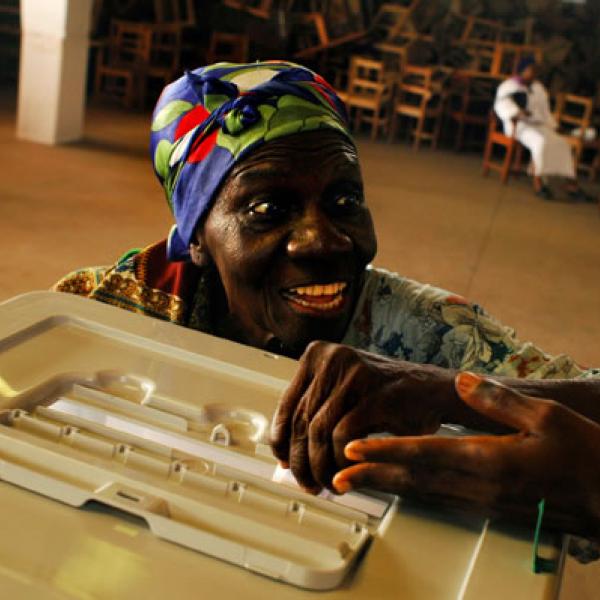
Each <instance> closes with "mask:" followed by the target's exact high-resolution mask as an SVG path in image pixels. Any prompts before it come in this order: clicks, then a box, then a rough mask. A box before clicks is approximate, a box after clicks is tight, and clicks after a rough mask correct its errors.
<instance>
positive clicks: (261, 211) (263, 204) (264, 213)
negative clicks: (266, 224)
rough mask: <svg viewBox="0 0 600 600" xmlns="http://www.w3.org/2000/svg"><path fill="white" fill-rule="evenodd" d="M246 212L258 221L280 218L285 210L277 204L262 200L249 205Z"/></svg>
mask: <svg viewBox="0 0 600 600" xmlns="http://www.w3.org/2000/svg"><path fill="white" fill-rule="evenodd" d="M248 212H249V213H250V215H251V216H252V217H256V218H258V219H263V220H269V219H270V220H273V219H279V218H281V217H282V216H283V215H284V213H285V210H284V208H283V207H282V206H281V205H280V204H279V203H277V202H272V201H270V200H263V201H259V202H254V203H253V204H251V205H250V207H249V210H248Z"/></svg>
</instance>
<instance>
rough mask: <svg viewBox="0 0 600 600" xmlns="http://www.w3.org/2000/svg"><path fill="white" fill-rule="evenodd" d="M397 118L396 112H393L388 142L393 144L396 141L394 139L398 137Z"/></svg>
mask: <svg viewBox="0 0 600 600" xmlns="http://www.w3.org/2000/svg"><path fill="white" fill-rule="evenodd" d="M396 118H397V113H396V111H392V116H391V118H390V123H389V132H388V142H392V141H393V140H394V137H395V136H396Z"/></svg>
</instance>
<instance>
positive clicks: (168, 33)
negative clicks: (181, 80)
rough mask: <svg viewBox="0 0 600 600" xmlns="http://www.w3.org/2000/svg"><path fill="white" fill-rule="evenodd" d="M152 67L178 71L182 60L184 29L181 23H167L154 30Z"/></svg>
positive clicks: (151, 55) (151, 54)
mask: <svg viewBox="0 0 600 600" xmlns="http://www.w3.org/2000/svg"><path fill="white" fill-rule="evenodd" d="M152 34H153V35H152V48H151V52H150V57H151V58H150V60H151V63H152V66H157V67H166V68H168V69H169V70H172V71H177V70H178V69H179V63H180V60H181V47H182V43H181V42H182V27H181V25H180V24H179V23H165V24H162V25H156V26H155V27H153V28H152Z"/></svg>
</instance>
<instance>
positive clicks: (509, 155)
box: [500, 144, 515, 183]
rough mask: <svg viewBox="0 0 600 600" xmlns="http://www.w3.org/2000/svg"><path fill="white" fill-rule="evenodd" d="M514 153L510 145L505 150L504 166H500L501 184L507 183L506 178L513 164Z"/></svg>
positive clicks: (513, 148) (513, 146)
mask: <svg viewBox="0 0 600 600" xmlns="http://www.w3.org/2000/svg"><path fill="white" fill-rule="evenodd" d="M514 152H515V145H514V144H510V146H508V147H507V148H506V156H505V157H504V164H503V165H502V173H501V177H500V179H501V181H502V183H506V182H507V181H508V176H509V175H510V169H511V166H512V162H513V155H514Z"/></svg>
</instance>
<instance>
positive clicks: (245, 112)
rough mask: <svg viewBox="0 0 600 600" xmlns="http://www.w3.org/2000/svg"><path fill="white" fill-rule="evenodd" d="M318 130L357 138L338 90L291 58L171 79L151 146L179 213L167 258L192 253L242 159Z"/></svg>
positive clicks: (226, 66) (171, 202)
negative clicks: (197, 232) (223, 187)
mask: <svg viewBox="0 0 600 600" xmlns="http://www.w3.org/2000/svg"><path fill="white" fill-rule="evenodd" d="M316 129H335V130H337V131H340V132H341V133H343V134H344V135H346V136H347V137H348V138H349V139H350V140H352V138H351V136H350V133H349V130H348V122H347V117H346V110H345V107H344V104H343V102H342V101H341V100H340V99H339V98H338V96H337V94H336V93H335V90H334V89H333V88H332V87H331V86H330V85H329V84H328V83H327V82H326V81H325V80H324V79H323V78H322V77H321V76H319V75H317V74H316V73H313V72H312V71H310V70H309V69H306V68H305V67H301V66H299V65H296V64H293V63H288V62H282V61H269V62H257V63H251V64H232V63H218V64H216V65H211V66H208V67H203V68H200V69H196V70H194V71H191V72H187V73H186V74H185V75H184V76H183V77H181V78H180V79H178V80H177V81H175V82H173V83H171V84H170V85H168V86H167V87H166V88H165V89H164V91H163V93H162V94H161V96H160V98H159V100H158V103H157V105H156V108H155V109H154V114H153V116H152V133H151V137H150V151H151V155H152V159H153V161H154V170H155V171H156V174H157V176H158V178H159V180H160V182H161V184H162V185H163V187H164V189H165V192H166V196H167V201H168V202H169V206H170V208H171V211H172V212H173V215H174V216H175V222H176V225H175V226H174V227H173V228H172V229H171V233H170V234H169V243H168V258H169V260H172V261H176V260H188V259H189V252H188V248H189V244H190V242H191V241H192V239H193V235H194V230H195V228H196V226H197V224H198V223H199V221H200V219H201V218H202V217H203V216H204V215H205V214H206V213H207V211H208V210H209V209H210V207H211V204H212V202H213V200H214V197H215V194H216V193H217V191H218V189H219V187H220V185H221V184H222V182H223V181H224V180H225V178H226V177H227V175H228V174H229V172H230V171H231V169H232V167H233V166H234V165H235V164H236V163H238V162H239V161H240V160H242V159H243V158H244V157H245V156H246V155H247V154H248V153H250V152H251V151H252V150H253V149H255V148H257V147H258V146H260V145H262V144H264V143H266V142H268V141H269V140H274V139H276V138H279V137H283V136H286V135H292V134H294V133H299V132H302V131H314V130H316Z"/></svg>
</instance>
